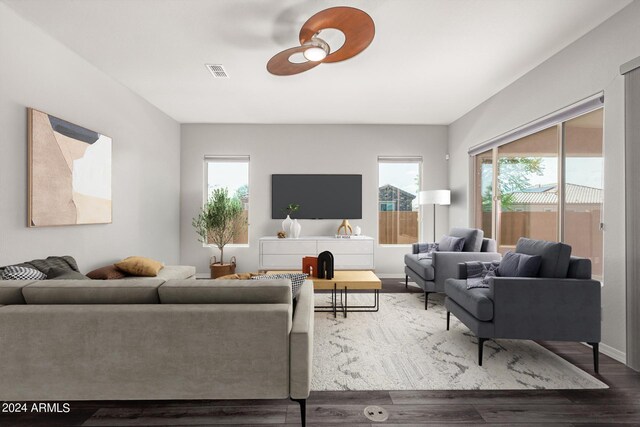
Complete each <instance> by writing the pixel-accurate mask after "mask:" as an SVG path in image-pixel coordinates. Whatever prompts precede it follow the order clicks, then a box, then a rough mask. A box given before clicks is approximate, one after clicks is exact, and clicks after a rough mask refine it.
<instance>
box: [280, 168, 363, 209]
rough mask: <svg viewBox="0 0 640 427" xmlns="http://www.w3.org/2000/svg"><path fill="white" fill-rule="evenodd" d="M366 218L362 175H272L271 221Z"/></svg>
mask: <svg viewBox="0 0 640 427" xmlns="http://www.w3.org/2000/svg"><path fill="white" fill-rule="evenodd" d="M292 203H295V204H298V205H300V209H299V210H298V211H297V212H296V213H295V214H294V215H293V217H294V218H298V219H362V175H271V218H273V219H280V218H284V217H286V216H287V213H286V210H285V208H286V207H287V206H288V205H290V204H292Z"/></svg>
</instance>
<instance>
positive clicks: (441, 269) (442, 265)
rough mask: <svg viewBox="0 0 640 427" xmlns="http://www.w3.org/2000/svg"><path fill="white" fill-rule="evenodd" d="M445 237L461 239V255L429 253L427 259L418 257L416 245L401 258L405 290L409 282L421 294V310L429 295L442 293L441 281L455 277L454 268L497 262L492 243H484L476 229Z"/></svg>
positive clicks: (457, 253)
mask: <svg viewBox="0 0 640 427" xmlns="http://www.w3.org/2000/svg"><path fill="white" fill-rule="evenodd" d="M449 236H453V237H463V238H464V239H465V240H464V246H463V248H462V252H433V253H432V254H431V256H430V257H427V254H421V253H419V252H420V246H421V245H420V244H418V243H414V244H413V247H412V253H410V254H406V255H405V256H404V264H405V267H404V273H405V286H407V285H408V282H409V279H411V280H412V281H413V282H415V283H416V284H417V285H418V286H420V288H422V290H423V291H424V309H425V310H426V309H427V305H428V302H429V294H430V293H434V292H444V282H445V280H447V279H449V278H451V277H456V276H457V274H458V264H459V263H461V262H466V261H486V262H491V261H495V260H499V259H500V254H499V253H498V252H497V248H496V241H495V240H492V239H485V238H484V232H483V231H482V230H479V229H476V228H452V229H451V230H450V231H449Z"/></svg>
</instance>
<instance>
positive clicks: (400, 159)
mask: <svg viewBox="0 0 640 427" xmlns="http://www.w3.org/2000/svg"><path fill="white" fill-rule="evenodd" d="M421 161H422V156H378V162H382V163H411V162H421Z"/></svg>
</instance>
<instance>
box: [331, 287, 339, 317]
mask: <svg viewBox="0 0 640 427" xmlns="http://www.w3.org/2000/svg"><path fill="white" fill-rule="evenodd" d="M332 298H333V317H334V318H336V317H338V314H337V312H336V311H337V305H338V287H337V286H336V284H335V283H334V284H333V292H332Z"/></svg>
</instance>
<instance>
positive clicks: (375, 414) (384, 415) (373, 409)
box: [364, 406, 389, 423]
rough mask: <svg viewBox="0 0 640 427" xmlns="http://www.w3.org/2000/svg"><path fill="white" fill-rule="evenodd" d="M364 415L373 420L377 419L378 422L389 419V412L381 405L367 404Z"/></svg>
mask: <svg viewBox="0 0 640 427" xmlns="http://www.w3.org/2000/svg"><path fill="white" fill-rule="evenodd" d="M364 416H365V417H367V418H368V419H370V420H371V421H375V422H378V423H381V422H383V421H387V420H388V419H389V413H388V412H387V410H386V409H384V408H381V407H380V406H367V407H366V408H364Z"/></svg>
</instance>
